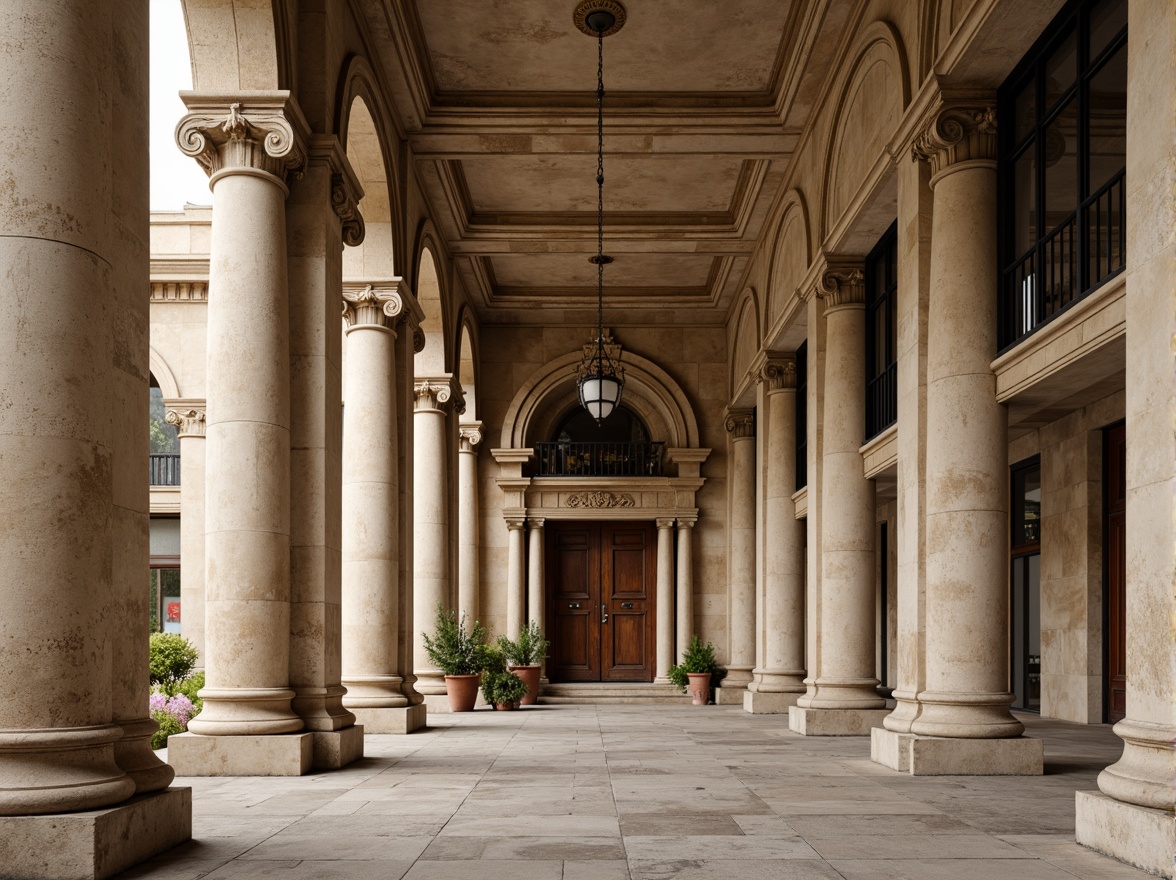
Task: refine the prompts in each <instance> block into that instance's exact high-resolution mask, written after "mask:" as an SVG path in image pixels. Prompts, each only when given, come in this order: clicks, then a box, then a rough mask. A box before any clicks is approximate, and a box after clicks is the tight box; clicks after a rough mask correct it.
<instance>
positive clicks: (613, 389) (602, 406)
mask: <svg viewBox="0 0 1176 880" xmlns="http://www.w3.org/2000/svg"><path fill="white" fill-rule="evenodd" d="M572 19H573V21H575V23H576V27H578V28H579V29H580V30H581V31H583V32H584V33H586V34H588V35H589V36H592V37H595V38H596V256H594V257H589V260H588V261H589V262H590V263H593V264H595V266H596V339H595V340H594V341H591V342H589V344H588V345H586V346H585V347H584V360H582V361H581V362H580V366H579V367H578V368H577V369H576V384H577V385H578V386H579V389H580V404H581V405H582V406H583V407H584V408H585V409H586V410H588V412H589V414H591V416H592V418H594V419H596V424H598V425H599V424H600V423H601V422H603V421H604V420H605V419H607V418H608V417H609V416H610V415H611V414H612V412H613V410H615V409H616V408H617V406H618V405H619V404H620V402H621V392H622V391H623V390H624V387H625V371H624V369H622V368H621V362H620V358H619V348H618V346H616V345H614V344H613V343H612V340H611V339H607V340H606V339H605V336H604V267H605V266H606V265H607V264H608V263H611V262H612V261H613V258H612V257H608V256H605V254H604V38H605V37H607V36H609V35H611V34H615V33H616V32H617V31H619V30H620V29H621V27H622V26H623V25H624V24H625V7H624V6H622V5H621V4H620V3H617V2H615V0H584V2H582V3H580V4H579V5H578V6H576V10H575V12H574V13H573V15H572Z"/></svg>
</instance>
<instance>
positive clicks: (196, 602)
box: [166, 400, 205, 670]
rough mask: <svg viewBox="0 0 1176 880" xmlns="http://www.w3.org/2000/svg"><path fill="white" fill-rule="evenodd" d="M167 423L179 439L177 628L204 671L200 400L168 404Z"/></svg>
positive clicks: (202, 413) (202, 422)
mask: <svg viewBox="0 0 1176 880" xmlns="http://www.w3.org/2000/svg"><path fill="white" fill-rule="evenodd" d="M166 418H167V423H168V424H169V425H175V426H176V428H177V429H178V434H179V438H180V462H181V467H182V470H181V472H180V511H181V513H182V516H181V518H180V595H181V599H182V603H181V612H180V613H181V620H180V629H181V631H182V632H183V635H184V638H186V639H187V640H188V641H189V642H191V643H192V645H193V646H194V647H195V648H196V650H197V651H198V652H199V653H200V659H199V660H197V661H196V669H198V670H202V669H204V650H205V649H204V430H205V403H204V401H203V400H173V401H169V402H168V409H167V416H166Z"/></svg>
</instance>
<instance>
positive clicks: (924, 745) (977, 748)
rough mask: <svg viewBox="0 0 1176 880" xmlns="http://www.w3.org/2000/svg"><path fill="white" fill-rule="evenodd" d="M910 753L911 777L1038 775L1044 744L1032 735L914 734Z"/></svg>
mask: <svg viewBox="0 0 1176 880" xmlns="http://www.w3.org/2000/svg"><path fill="white" fill-rule="evenodd" d="M910 752H911V763H910V773H911V775H912V776H1040V775H1041V773H1042V767H1043V765H1044V763H1045V746H1044V744H1043V743H1042V741H1041V740H1039V739H1036V738H1034V737H1031V736H1015V737H1012V738H1010V739H963V738H958V739H957V738H953V737H941V736H915V737H914V738H913V739H912V740H911V741H910Z"/></svg>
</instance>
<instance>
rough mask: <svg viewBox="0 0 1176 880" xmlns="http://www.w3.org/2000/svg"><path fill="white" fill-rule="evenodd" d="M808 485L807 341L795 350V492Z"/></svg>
mask: <svg viewBox="0 0 1176 880" xmlns="http://www.w3.org/2000/svg"><path fill="white" fill-rule="evenodd" d="M807 485H808V340H807V339H806V340H805V341H804V342H802V343H801V344H800V348H798V349H797V350H796V491H797V492H799V491H800V490H801V489H803V488H804V487H805V486H807Z"/></svg>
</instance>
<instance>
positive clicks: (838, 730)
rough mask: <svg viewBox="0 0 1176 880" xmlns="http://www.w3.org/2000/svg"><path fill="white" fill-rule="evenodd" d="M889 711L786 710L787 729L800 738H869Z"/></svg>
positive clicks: (795, 707)
mask: <svg viewBox="0 0 1176 880" xmlns="http://www.w3.org/2000/svg"><path fill="white" fill-rule="evenodd" d="M889 714H890V710H889V709H802V708H801V707H800V706H793V707H792V708H790V709H789V710H788V729H789V730H791V731H792V732H793V733H799V734H800V735H801V736H869V735H870V729H871V728H874V727H881V726H882V719H883V718H885V717H886V716H887V715H889Z"/></svg>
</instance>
